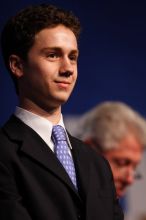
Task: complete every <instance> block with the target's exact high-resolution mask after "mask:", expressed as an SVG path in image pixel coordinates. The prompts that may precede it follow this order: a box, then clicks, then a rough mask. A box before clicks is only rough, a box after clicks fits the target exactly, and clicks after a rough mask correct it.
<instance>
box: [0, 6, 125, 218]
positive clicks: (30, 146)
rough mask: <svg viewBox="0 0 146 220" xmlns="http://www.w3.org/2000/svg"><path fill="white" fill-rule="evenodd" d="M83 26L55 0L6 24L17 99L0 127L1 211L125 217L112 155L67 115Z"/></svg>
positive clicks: (2, 214) (5, 214)
mask: <svg viewBox="0 0 146 220" xmlns="http://www.w3.org/2000/svg"><path fill="white" fill-rule="evenodd" d="M79 32H80V24H79V21H78V19H77V18H76V17H75V16H74V15H73V14H72V13H70V12H66V11H64V10H62V9H60V8H57V7H55V6H52V5H49V4H46V5H38V6H33V7H28V8H26V9H24V10H23V11H21V12H19V13H18V14H17V15H16V16H15V17H13V18H11V19H10V20H9V21H8V23H7V24H6V26H5V27H4V30H3V32H2V36H1V43H2V51H3V57H4V60H5V63H6V66H7V68H8V69H9V70H10V73H11V76H12V78H13V80H14V83H15V85H16V89H17V93H18V95H19V107H17V108H16V111H15V114H14V115H13V116H11V118H10V120H9V121H8V122H7V123H6V124H5V125H4V127H3V128H2V129H1V133H0V219H3V220H7V219H11V220H20V219H21V220H30V219H31V220H32V219H34V220H40V219H41V220H48V219H50V220H77V219H82V220H85V219H86V220H95V219H99V220H100V219H101V220H122V219H123V214H122V212H121V209H120V207H119V204H118V201H117V198H116V194H115V188H114V184H113V178H112V174H111V170H110V168H109V165H108V163H107V161H105V160H104V159H103V158H102V157H99V156H97V155H96V154H95V153H94V151H92V150H91V149H90V148H88V147H87V146H85V145H84V144H83V143H82V142H80V141H79V140H77V139H75V138H73V137H71V136H70V135H69V134H68V133H67V132H66V131H65V127H64V123H63V117H62V114H61V105H62V104H64V103H65V102H66V101H67V99H68V97H69V96H70V94H71V92H72V90H73V87H74V85H75V82H76V78H77V59H78V54H79V51H78V44H77V39H78V36H79ZM56 128H57V130H56ZM58 128H59V131H58ZM62 129H63V132H62ZM59 132H60V133H59ZM62 136H63V138H62ZM60 141H61V142H60ZM60 154H61V155H60ZM66 160H67V161H66Z"/></svg>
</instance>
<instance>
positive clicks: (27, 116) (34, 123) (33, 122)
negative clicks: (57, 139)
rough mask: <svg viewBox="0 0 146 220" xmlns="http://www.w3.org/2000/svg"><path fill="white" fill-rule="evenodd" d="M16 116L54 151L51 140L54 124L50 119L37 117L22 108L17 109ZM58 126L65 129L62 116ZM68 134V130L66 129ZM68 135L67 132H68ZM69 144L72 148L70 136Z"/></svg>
mask: <svg viewBox="0 0 146 220" xmlns="http://www.w3.org/2000/svg"><path fill="white" fill-rule="evenodd" d="M14 114H15V116H16V117H18V118H19V119H20V120H21V121H23V122H24V123H25V124H26V125H28V126H29V127H31V128H32V129H33V130H34V131H35V132H36V133H37V134H39V136H40V137H41V138H42V139H43V140H44V141H45V142H46V143H47V144H48V145H49V147H50V148H51V149H52V150H53V146H52V145H53V143H52V140H51V134H52V127H53V124H52V122H50V121H49V120H48V119H46V118H44V117H42V116H39V115H36V114H34V113H32V112H30V111H28V110H26V109H23V108H21V107H18V106H17V107H16V110H15V113H14ZM58 125H61V126H62V127H63V128H64V129H65V126H64V123H63V116H62V114H61V117H60V121H59V123H58ZM65 132H66V129H65ZM66 134H67V132H66ZM67 140H68V144H69V146H70V147H71V144H70V141H69V138H68V135H67Z"/></svg>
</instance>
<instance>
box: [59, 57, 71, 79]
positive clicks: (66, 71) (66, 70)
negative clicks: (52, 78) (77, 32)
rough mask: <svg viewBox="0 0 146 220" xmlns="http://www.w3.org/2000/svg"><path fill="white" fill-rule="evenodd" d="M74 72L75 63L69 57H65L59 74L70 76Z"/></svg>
mask: <svg viewBox="0 0 146 220" xmlns="http://www.w3.org/2000/svg"><path fill="white" fill-rule="evenodd" d="M73 72H74V66H73V64H72V63H71V61H70V59H69V58H67V57H64V58H63V59H62V62H61V64H60V70H59V74H60V75H61V76H65V77H70V76H71V75H72V74H73Z"/></svg>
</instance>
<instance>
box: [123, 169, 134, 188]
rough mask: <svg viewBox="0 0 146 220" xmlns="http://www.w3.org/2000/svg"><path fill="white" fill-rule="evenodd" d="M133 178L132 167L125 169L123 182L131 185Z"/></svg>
mask: <svg viewBox="0 0 146 220" xmlns="http://www.w3.org/2000/svg"><path fill="white" fill-rule="evenodd" d="M134 179H135V172H134V170H133V169H127V171H126V172H125V182H127V184H128V185H131V184H132V183H133V182H134Z"/></svg>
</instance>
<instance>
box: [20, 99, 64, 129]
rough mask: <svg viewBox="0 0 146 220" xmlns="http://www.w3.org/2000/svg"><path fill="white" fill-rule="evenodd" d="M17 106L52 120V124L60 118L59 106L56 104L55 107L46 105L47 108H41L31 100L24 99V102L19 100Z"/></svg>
mask: <svg viewBox="0 0 146 220" xmlns="http://www.w3.org/2000/svg"><path fill="white" fill-rule="evenodd" d="M19 106H20V107H21V108H24V109H26V110H27V111H30V112H32V113H34V114H36V115H39V116H41V117H44V118H45V119H47V120H49V121H50V122H52V124H53V125H55V124H57V123H58V122H59V121H60V118H61V106H57V107H52V106H47V108H46V107H44V108H42V107H40V106H38V105H36V104H35V103H33V102H31V101H30V100H27V101H26V100H25V101H24V102H20V104H19Z"/></svg>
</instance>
